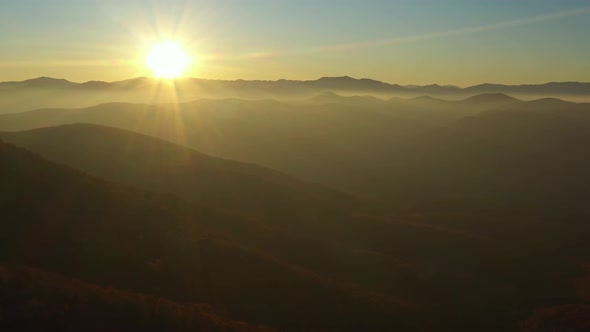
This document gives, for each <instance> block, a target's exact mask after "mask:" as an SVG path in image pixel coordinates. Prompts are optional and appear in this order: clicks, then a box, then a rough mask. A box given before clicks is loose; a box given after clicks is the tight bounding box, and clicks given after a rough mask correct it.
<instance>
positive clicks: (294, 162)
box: [0, 94, 513, 190]
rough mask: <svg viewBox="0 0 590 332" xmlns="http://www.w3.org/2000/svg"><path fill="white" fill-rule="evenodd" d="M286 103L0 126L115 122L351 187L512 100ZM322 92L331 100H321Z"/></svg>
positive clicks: (1, 124) (100, 111)
mask: <svg viewBox="0 0 590 332" xmlns="http://www.w3.org/2000/svg"><path fill="white" fill-rule="evenodd" d="M319 97H320V98H319V99H315V100H311V101H306V102H299V103H284V102H278V101H273V100H258V101H246V100H204V99H203V100H198V101H195V102H191V103H181V104H164V105H141V104H125V103H110V104H103V105H98V106H93V107H90V108H84V109H41V110H36V111H31V112H24V113H19V114H6V115H1V116H0V130H3V131H22V130H28V129H34V128H40V127H48V126H56V125H61V124H71V123H91V124H99V125H104V126H110V127H116V128H121V129H126V130H131V131H134V132H139V133H142V134H145V135H149V136H154V137H158V138H162V139H164V140H167V141H170V142H174V143H177V144H180V145H184V146H188V147H191V148H194V149H196V150H198V151H202V152H204V153H207V154H209V155H212V156H217V157H221V158H225V159H231V160H238V161H243V162H248V163H253V164H257V165H262V166H265V167H269V168H272V169H276V170H279V171H281V172H285V173H287V174H291V175H294V176H297V177H299V178H302V179H305V180H308V181H312V182H317V183H322V184H327V185H330V186H334V187H338V188H340V189H343V190H356V189H358V188H359V187H361V186H362V185H363V182H364V176H365V174H366V172H367V169H368V167H370V166H371V165H372V164H374V163H382V162H383V161H382V160H383V159H384V158H385V159H387V158H396V157H397V156H395V155H390V151H391V150H392V148H395V147H396V146H399V145H400V144H404V142H405V141H408V140H413V139H415V137H417V136H419V135H421V134H423V133H426V132H428V131H430V130H433V129H435V128H438V127H442V126H445V125H448V124H450V123H452V122H454V121H456V120H458V119H460V118H461V117H463V116H466V115H472V114H474V113H477V112H480V111H484V110H486V109H490V108H493V107H497V106H498V105H499V103H500V104H501V103H506V102H509V103H510V102H512V101H513V100H512V99H510V97H508V96H505V97H504V98H500V99H501V100H496V99H493V98H492V100H491V101H490V100H489V98H487V99H486V98H481V99H484V100H481V101H478V100H477V99H476V100H472V101H470V102H468V103H464V102H450V101H449V102H444V107H443V106H441V103H440V102H438V101H434V102H431V101H424V100H399V101H385V100H380V99H376V98H372V97H368V98H363V97H359V98H353V97H343V96H338V95H334V94H328V95H325V94H324V95H320V96H319ZM326 97H328V98H329V102H325V99H326Z"/></svg>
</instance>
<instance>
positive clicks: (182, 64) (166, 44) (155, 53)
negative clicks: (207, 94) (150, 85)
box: [145, 41, 192, 79]
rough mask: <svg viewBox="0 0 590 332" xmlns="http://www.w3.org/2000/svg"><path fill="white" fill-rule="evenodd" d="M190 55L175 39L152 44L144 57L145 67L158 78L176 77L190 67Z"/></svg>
mask: <svg viewBox="0 0 590 332" xmlns="http://www.w3.org/2000/svg"><path fill="white" fill-rule="evenodd" d="M191 63H192V59H191V57H190V56H189V55H188V53H187V52H186V51H185V50H184V49H183V48H182V46H181V45H180V44H179V43H178V42H175V41H163V42H160V43H158V44H154V45H153V46H152V48H151V49H150V50H149V52H148V53H147V55H146V57H145V65H146V67H147V68H148V69H149V70H151V71H152V73H153V74H154V76H156V77H159V78H168V79H172V78H177V77H180V76H182V74H183V73H184V72H185V71H186V70H187V69H188V68H189V67H190V65H191Z"/></svg>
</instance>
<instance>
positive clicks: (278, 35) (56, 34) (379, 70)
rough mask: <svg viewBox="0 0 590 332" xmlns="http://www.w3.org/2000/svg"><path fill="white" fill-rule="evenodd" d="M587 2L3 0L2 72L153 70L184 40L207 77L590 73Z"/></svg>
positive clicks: (588, 76)
mask: <svg viewBox="0 0 590 332" xmlns="http://www.w3.org/2000/svg"><path fill="white" fill-rule="evenodd" d="M588 33H590V1H587V0H552V1H549V0H510V1H508V0H493V1H480V0H472V1H467V0H399V1H396V0H389V1H387V0H144V1H140V0H124V1H123V0H0V81H12V80H24V79H29V78H34V77H40V76H50V77H56V78H65V79H68V80H71V81H76V82H84V81H90V80H102V81H116V80H124V79H129V78H133V77H138V76H149V75H150V72H149V70H147V69H146V68H145V65H144V58H145V55H146V52H147V50H149V49H150V47H151V45H153V44H154V43H157V42H158V41H161V40H177V41H178V42H180V43H181V44H182V45H183V47H184V48H185V49H186V50H187V52H189V53H190V55H191V56H192V57H193V58H194V62H193V66H191V68H190V69H189V70H188V71H187V72H186V73H185V76H190V77H199V78H206V79H248V80H250V79H258V80H276V79H302V80H307V79H317V78H319V77H324V76H345V75H347V76H351V77H356V78H372V79H377V80H381V81H385V82H389V83H398V84H420V85H423V84H441V85H442V84H453V85H458V86H468V85H474V84H479V83H484V82H490V83H504V84H527V83H530V84H536V83H544V82H554V81H582V82H590V56H589V54H590V39H589V37H588V36H589V35H588Z"/></svg>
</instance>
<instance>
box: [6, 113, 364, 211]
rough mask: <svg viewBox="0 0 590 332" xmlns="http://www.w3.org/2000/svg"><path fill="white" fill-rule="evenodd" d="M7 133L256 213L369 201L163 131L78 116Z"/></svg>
mask: <svg viewBox="0 0 590 332" xmlns="http://www.w3.org/2000/svg"><path fill="white" fill-rule="evenodd" d="M0 137H2V138H3V139H5V140H7V141H10V142H13V143H15V144H17V145H19V146H21V147H24V148H26V149H29V150H32V151H34V152H37V153H40V154H41V155H43V156H44V157H46V158H48V159H50V160H52V161H55V162H58V163H61V164H66V165H69V166H71V167H74V168H77V169H80V170H82V171H84V172H87V173H89V174H91V175H94V176H98V177H101V178H103V179H107V180H110V181H115V182H120V183H127V184H130V185H134V186H136V187H140V188H144V189H148V190H153V191H158V192H168V193H174V194H177V195H179V196H181V197H183V198H185V199H187V200H189V201H195V202H202V203H205V204H208V205H214V206H217V207H220V208H223V209H226V210H238V211H243V212H244V213H247V214H248V215H261V216H267V217H272V216H274V217H281V218H289V219H297V220H299V221H300V222H302V221H303V220H305V219H307V218H316V217H314V215H322V214H326V213H335V212H336V211H338V210H347V209H351V208H354V206H355V205H357V206H358V205H359V204H360V203H361V202H360V201H359V200H357V199H355V198H354V197H352V196H348V195H346V194H343V193H339V192H337V191H335V190H331V189H328V188H324V187H321V186H319V185H314V184H310V183H305V182H302V181H299V180H297V179H295V178H291V177H289V176H287V175H284V174H281V173H279V172H276V171H273V170H270V169H265V168H263V167H259V166H255V165H249V164H245V163H239V162H234V161H229V160H223V159H219V158H214V157H211V156H208V155H205V154H202V153H199V152H197V151H195V150H192V149H189V148H185V147H182V146H179V145H175V144H172V143H169V142H166V141H163V140H160V139H157V138H153V137H149V136H144V135H141V134H137V133H133V132H129V131H124V130H120V129H115V128H110V127H104V126H98V125H90V124H75V125H64V126H59V127H49V128H42V129H36V130H31V131H26V132H15V133H0Z"/></svg>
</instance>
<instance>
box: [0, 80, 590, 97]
mask: <svg viewBox="0 0 590 332" xmlns="http://www.w3.org/2000/svg"><path fill="white" fill-rule="evenodd" d="M157 84H160V81H158V80H156V79H153V78H149V77H138V78H133V79H129V80H124V81H114V82H102V81H88V82H84V83H75V82H71V81H68V80H65V79H56V78H51V77H39V78H34V79H29V80H24V81H16V82H0V89H11V88H41V89H88V90H112V89H138V88H145V87H146V86H152V85H157ZM174 84H176V85H177V86H179V87H182V88H190V87H194V88H205V87H210V88H215V87H217V88H220V87H223V88H238V89H240V88H245V89H248V88H251V89H262V90H273V89H276V90H284V89H293V90H328V91H351V92H367V93H404V94H428V95H431V94H432V95H447V94H457V95H461V94H478V93H507V94H533V95H540V94H558V95H590V83H583V82H550V83H544V84H524V85H505V84H490V83H484V84H478V85H473V86H468V87H464V88H462V87H458V86H453V85H438V84H430V85H399V84H390V83H385V82H381V81H377V80H372V79H367V78H362V79H356V78H352V77H349V76H342V77H322V78H319V79H317V80H306V81H298V80H276V81H270V80H268V81H266V80H209V79H199V78H183V79H177V80H175V81H174Z"/></svg>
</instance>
